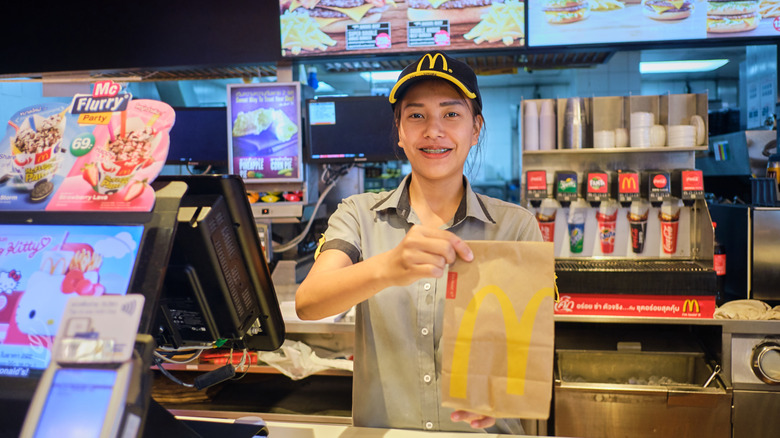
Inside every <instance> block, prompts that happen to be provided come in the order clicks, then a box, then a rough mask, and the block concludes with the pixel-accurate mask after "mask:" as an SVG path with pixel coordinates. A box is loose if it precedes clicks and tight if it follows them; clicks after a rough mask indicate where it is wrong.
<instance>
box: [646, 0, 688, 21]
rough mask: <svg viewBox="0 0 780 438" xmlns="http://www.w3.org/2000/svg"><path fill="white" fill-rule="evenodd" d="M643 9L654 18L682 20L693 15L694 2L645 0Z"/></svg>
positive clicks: (686, 0) (683, 0) (685, 0)
mask: <svg viewBox="0 0 780 438" xmlns="http://www.w3.org/2000/svg"><path fill="white" fill-rule="evenodd" d="M643 4H644V7H643V8H642V11H643V12H644V14H645V16H647V17H650V18H652V19H653V20H682V19H683V18H688V17H690V16H691V9H693V4H692V3H691V2H690V1H688V0H644V2H643Z"/></svg>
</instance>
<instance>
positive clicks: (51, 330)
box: [16, 271, 72, 336]
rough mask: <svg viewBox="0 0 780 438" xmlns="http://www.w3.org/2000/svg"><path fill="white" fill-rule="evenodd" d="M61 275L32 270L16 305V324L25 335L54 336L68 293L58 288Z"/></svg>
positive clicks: (68, 296) (60, 283) (62, 276)
mask: <svg viewBox="0 0 780 438" xmlns="http://www.w3.org/2000/svg"><path fill="white" fill-rule="evenodd" d="M64 278H65V276H64V275H57V274H54V275H52V274H49V273H48V272H41V271H36V272H33V274H32V275H31V276H30V278H29V279H28V280H27V290H25V292H24V294H22V296H21V298H20V299H19V304H18V305H17V307H16V326H17V327H18V329H19V331H20V332H22V333H24V334H26V335H41V336H54V334H55V333H56V332H57V327H59V321H60V318H61V317H62V312H63V311H64V310H65V303H66V302H67V301H68V299H69V298H70V297H71V296H72V295H70V294H64V293H62V291H61V290H60V288H61V285H62V281H63V279H64Z"/></svg>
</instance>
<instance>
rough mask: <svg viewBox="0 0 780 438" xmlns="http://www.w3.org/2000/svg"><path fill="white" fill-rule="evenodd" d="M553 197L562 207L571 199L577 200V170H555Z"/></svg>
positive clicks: (566, 205) (567, 204)
mask: <svg viewBox="0 0 780 438" xmlns="http://www.w3.org/2000/svg"><path fill="white" fill-rule="evenodd" d="M553 197H554V198H555V200H556V201H558V202H560V203H561V206H562V207H568V206H569V204H570V203H571V202H572V201H576V200H577V172H573V171H570V170H557V171H556V172H555V179H554V181H553Z"/></svg>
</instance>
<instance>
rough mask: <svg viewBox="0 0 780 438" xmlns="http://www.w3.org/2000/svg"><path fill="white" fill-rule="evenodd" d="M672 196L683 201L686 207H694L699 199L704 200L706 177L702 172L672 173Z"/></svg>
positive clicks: (683, 170)
mask: <svg viewBox="0 0 780 438" xmlns="http://www.w3.org/2000/svg"><path fill="white" fill-rule="evenodd" d="M672 196H674V197H676V198H680V199H682V202H683V205H685V206H686V207H690V206H692V205H693V204H694V203H695V202H696V200H697V199H704V175H703V174H702V172H701V170H696V169H676V170H674V171H672Z"/></svg>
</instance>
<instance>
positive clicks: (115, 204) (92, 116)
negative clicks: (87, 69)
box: [0, 81, 175, 211]
mask: <svg viewBox="0 0 780 438" xmlns="http://www.w3.org/2000/svg"><path fill="white" fill-rule="evenodd" d="M174 121H175V114H174V111H173V108H171V107H170V106H169V105H168V104H166V103H163V102H159V101H155V100H149V99H132V96H131V95H130V93H127V92H123V91H122V87H121V86H120V85H119V84H116V83H114V82H112V81H101V82H98V83H96V84H95V86H94V91H93V92H92V93H91V94H77V95H75V96H74V97H73V101H72V102H71V104H70V105H65V104H58V103H43V104H38V105H32V106H29V107H26V108H22V109H20V110H19V111H17V112H16V113H14V114H13V115H12V116H11V118H10V119H9V120H8V121H7V126H6V134H5V136H4V137H3V138H2V139H0V210H17V211H35V210H40V211H43V210H46V211H150V210H151V209H152V207H153V206H154V190H152V187H151V185H150V183H151V182H152V181H153V180H154V178H156V177H157V175H159V174H160V171H161V170H162V167H163V165H164V164H165V159H166V157H167V155H168V145H169V143H170V137H169V132H170V129H171V126H173V123H174Z"/></svg>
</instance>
